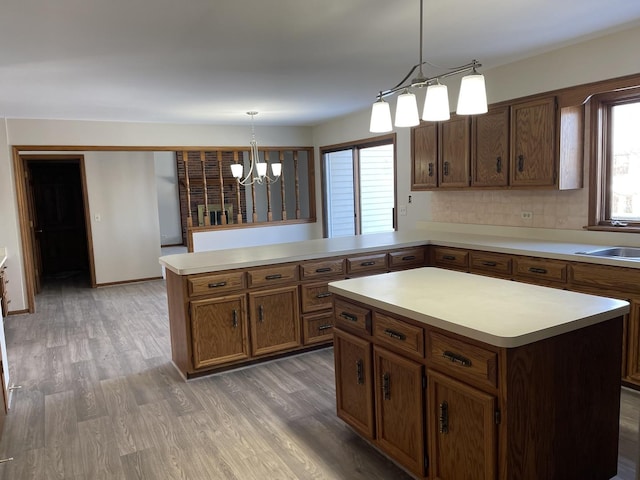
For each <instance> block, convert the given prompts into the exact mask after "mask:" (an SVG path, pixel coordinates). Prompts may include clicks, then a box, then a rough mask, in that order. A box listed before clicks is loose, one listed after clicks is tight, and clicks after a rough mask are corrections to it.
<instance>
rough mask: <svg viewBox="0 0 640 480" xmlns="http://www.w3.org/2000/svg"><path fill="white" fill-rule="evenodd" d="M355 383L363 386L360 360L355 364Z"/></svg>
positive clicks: (362, 370) (362, 369) (362, 371)
mask: <svg viewBox="0 0 640 480" xmlns="http://www.w3.org/2000/svg"><path fill="white" fill-rule="evenodd" d="M356 382H358V385H364V368H363V365H362V360H358V361H357V362H356Z"/></svg>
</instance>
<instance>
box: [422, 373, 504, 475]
mask: <svg viewBox="0 0 640 480" xmlns="http://www.w3.org/2000/svg"><path fill="white" fill-rule="evenodd" d="M427 377H428V378H429V387H428V389H427V391H428V400H427V412H428V413H427V415H428V419H427V423H428V429H429V438H430V439H431V443H430V448H429V458H430V460H431V462H430V470H429V473H430V478H431V479H433V480H465V479H467V480H493V479H494V478H496V462H497V449H496V441H497V426H496V424H495V422H496V418H495V412H496V397H494V396H493V395H490V394H488V393H485V392H483V391H481V390H478V389H476V388H473V387H471V386H469V385H466V384H464V383H461V382H459V381H456V380H454V379H452V378H450V377H448V376H445V375H442V374H440V373H438V372H435V371H432V370H429V371H428V373H427Z"/></svg>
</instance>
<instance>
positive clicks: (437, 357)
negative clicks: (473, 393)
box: [427, 331, 498, 387]
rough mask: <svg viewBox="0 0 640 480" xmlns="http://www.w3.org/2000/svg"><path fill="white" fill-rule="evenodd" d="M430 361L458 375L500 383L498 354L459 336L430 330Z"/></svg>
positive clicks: (474, 379) (462, 377) (480, 381)
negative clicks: (454, 336)
mask: <svg viewBox="0 0 640 480" xmlns="http://www.w3.org/2000/svg"><path fill="white" fill-rule="evenodd" d="M427 364H428V365H429V366H430V367H433V368H437V369H439V370H441V371H445V372H449V373H451V374H452V375H453V376H455V377H457V378H461V379H466V380H469V381H475V382H476V383H479V384H481V385H487V386H491V387H497V386H498V354H497V353H496V352H492V351H491V350H486V349H484V348H482V347H478V346H476V345H471V344H469V343H467V342H465V341H463V340H460V339H458V338H453V337H448V336H446V335H442V334H440V333H438V332H434V331H428V332H427Z"/></svg>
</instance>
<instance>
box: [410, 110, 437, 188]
mask: <svg viewBox="0 0 640 480" xmlns="http://www.w3.org/2000/svg"><path fill="white" fill-rule="evenodd" d="M411 159H412V162H411V190H430V189H432V188H435V187H437V186H438V173H437V165H438V124H437V123H431V122H429V123H421V124H420V125H419V126H417V127H414V128H412V129H411Z"/></svg>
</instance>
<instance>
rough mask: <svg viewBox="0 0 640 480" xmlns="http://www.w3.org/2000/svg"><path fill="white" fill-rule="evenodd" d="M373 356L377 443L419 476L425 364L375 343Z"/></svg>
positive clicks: (421, 465) (421, 466)
mask: <svg viewBox="0 0 640 480" xmlns="http://www.w3.org/2000/svg"><path fill="white" fill-rule="evenodd" d="M373 355H374V372H375V382H374V383H375V410H376V441H377V444H378V445H379V446H380V448H382V449H383V450H384V451H385V452H387V453H388V454H389V455H390V456H391V457H393V458H395V459H396V460H398V461H399V462H400V463H401V464H402V465H404V466H405V467H406V468H407V469H409V470H410V471H411V472H413V473H415V474H416V475H418V476H422V475H423V474H424V468H425V465H424V463H425V462H424V451H425V450H424V406H423V402H424V400H423V394H422V393H423V383H422V382H423V377H424V373H423V368H424V367H423V366H422V365H421V364H420V363H417V362H414V361H412V360H408V359H406V358H404V357H401V356H400V355H397V354H395V353H392V352H389V351H387V350H386V349H384V348H381V347H378V346H377V345H376V346H374V348H373Z"/></svg>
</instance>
